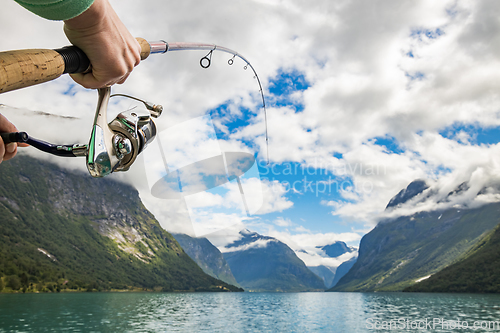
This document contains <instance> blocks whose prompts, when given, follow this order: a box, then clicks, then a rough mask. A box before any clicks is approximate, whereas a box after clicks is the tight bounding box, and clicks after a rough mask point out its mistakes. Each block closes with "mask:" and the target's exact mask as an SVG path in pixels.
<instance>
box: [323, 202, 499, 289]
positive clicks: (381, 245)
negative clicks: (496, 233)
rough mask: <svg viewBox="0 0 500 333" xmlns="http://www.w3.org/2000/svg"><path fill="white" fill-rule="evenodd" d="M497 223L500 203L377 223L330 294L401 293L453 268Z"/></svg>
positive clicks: (422, 213) (419, 214) (365, 237)
mask: <svg viewBox="0 0 500 333" xmlns="http://www.w3.org/2000/svg"><path fill="white" fill-rule="evenodd" d="M499 223H500V203H492V204H488V205H484V206H482V207H480V208H476V209H448V210H445V211H435V212H421V213H418V214H415V215H412V216H403V217H400V218H397V219H395V220H389V221H385V222H382V223H379V224H378V225H377V227H375V228H374V229H373V230H372V231H371V232H369V233H368V234H366V235H365V236H364V237H363V239H362V240H361V243H360V249H359V257H358V260H357V262H356V263H355V264H354V266H353V267H352V268H351V270H350V271H349V272H348V273H347V274H346V275H345V276H344V277H343V278H342V279H341V280H340V281H339V282H338V283H337V285H336V286H335V287H334V288H333V289H332V291H400V290H403V289H404V288H406V287H408V286H410V285H413V284H414V283H415V281H416V280H418V279H421V278H424V277H426V276H428V275H431V274H435V273H437V272H439V271H440V270H442V269H443V268H445V267H447V266H448V265H450V264H453V263H455V262H456V261H457V260H458V259H459V258H460V257H461V256H462V255H463V254H464V253H467V252H468V251H469V250H470V249H471V248H472V247H473V246H474V245H475V244H477V242H478V241H480V240H481V239H482V238H483V237H484V235H485V234H486V233H488V232H490V231H491V230H492V229H493V228H495V226H497V225H498V224H499Z"/></svg>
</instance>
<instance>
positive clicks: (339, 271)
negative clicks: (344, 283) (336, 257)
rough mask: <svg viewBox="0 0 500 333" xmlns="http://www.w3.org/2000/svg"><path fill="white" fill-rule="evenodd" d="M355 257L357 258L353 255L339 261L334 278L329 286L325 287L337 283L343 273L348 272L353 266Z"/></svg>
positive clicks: (333, 285)
mask: <svg viewBox="0 0 500 333" xmlns="http://www.w3.org/2000/svg"><path fill="white" fill-rule="evenodd" d="M357 259H358V257H353V258H351V259H349V260H347V261H344V262H343V263H341V264H340V266H339V267H337V270H336V271H335V277H334V279H333V280H332V282H331V283H330V286H329V287H327V288H333V287H335V286H336V285H337V283H338V282H339V281H340V279H341V278H343V277H344V275H346V274H347V272H349V270H350V269H351V268H352V266H354V264H355V263H356V260H357Z"/></svg>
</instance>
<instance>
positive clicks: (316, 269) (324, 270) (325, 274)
mask: <svg viewBox="0 0 500 333" xmlns="http://www.w3.org/2000/svg"><path fill="white" fill-rule="evenodd" d="M307 268H309V270H311V272H313V273H314V274H316V275H317V276H319V277H320V278H321V279H322V280H323V283H324V284H325V287H326V288H327V289H328V288H331V287H332V286H333V280H335V273H336V271H337V267H328V266H325V265H319V266H307Z"/></svg>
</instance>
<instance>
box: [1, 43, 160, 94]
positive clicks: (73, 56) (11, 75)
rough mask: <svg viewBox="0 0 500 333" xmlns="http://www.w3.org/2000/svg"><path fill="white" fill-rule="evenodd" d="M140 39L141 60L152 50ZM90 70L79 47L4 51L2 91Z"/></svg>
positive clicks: (86, 59) (2, 55) (2, 54)
mask: <svg viewBox="0 0 500 333" xmlns="http://www.w3.org/2000/svg"><path fill="white" fill-rule="evenodd" d="M137 41H138V42H139V44H140V45H141V60H145V59H146V58H147V57H148V56H149V54H150V53H151V46H150V45H149V43H148V42H147V41H146V40H145V39H143V38H137ZM89 69H90V61H89V59H88V58H87V56H86V55H85V53H83V51H82V50H80V49H79V48H78V47H76V46H66V47H63V48H61V49H56V50H49V49H28V50H15V51H5V52H0V94H1V93H4V92H7V91H11V90H16V89H20V88H25V87H29V86H33V85H36V84H39V83H43V82H48V81H52V80H54V79H57V78H58V77H59V76H61V75H62V74H75V73H83V72H86V71H87V70H89Z"/></svg>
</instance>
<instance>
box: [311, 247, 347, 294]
mask: <svg viewBox="0 0 500 333" xmlns="http://www.w3.org/2000/svg"><path fill="white" fill-rule="evenodd" d="M316 248H318V249H321V250H322V251H323V253H324V254H322V255H321V256H322V257H324V258H338V257H340V256H341V255H343V254H346V253H352V252H355V251H356V249H355V248H353V247H349V246H347V244H346V243H344V242H342V241H336V242H334V243H332V244H328V245H325V246H317V247H316ZM304 252H305V251H304ZM306 253H307V252H306ZM350 260H351V259H349V260H347V261H348V262H350ZM337 265H338V264H337ZM337 265H333V266H327V265H319V266H307V268H309V269H310V270H311V271H312V272H313V273H314V274H316V275H317V276H319V277H320V278H321V279H323V282H324V283H325V286H326V288H327V289H329V288H331V287H333V286H334V285H335V283H336V282H337V281H338V280H339V279H340V278H341V277H342V276H344V275H345V274H346V273H347V271H348V270H347V271H344V270H345V267H347V266H345V265H344V266H343V267H344V268H342V269H341V270H340V271H338V267H341V266H342V264H341V265H339V266H337ZM350 267H352V264H351V265H350V266H349V268H350Z"/></svg>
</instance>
